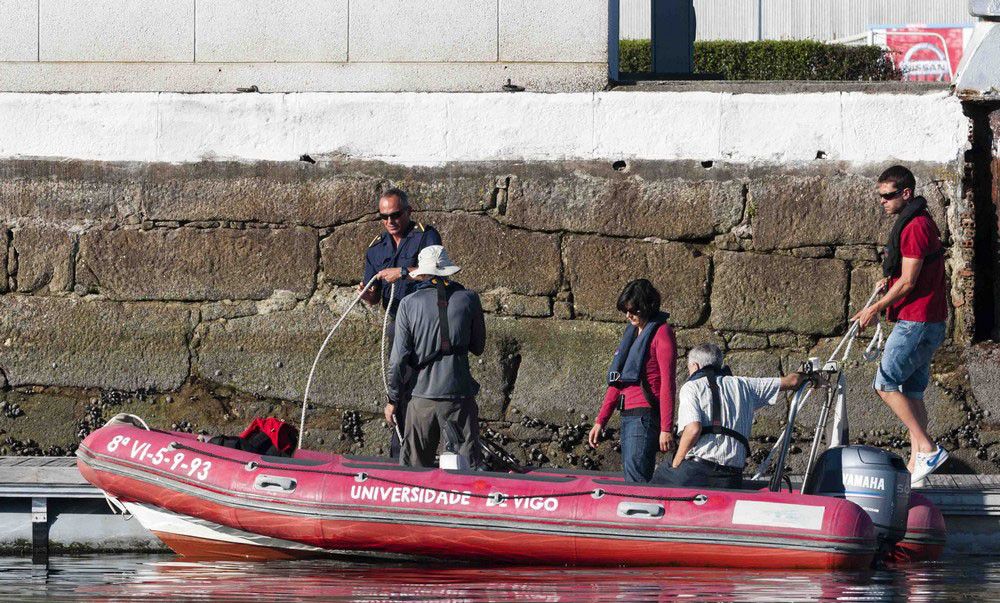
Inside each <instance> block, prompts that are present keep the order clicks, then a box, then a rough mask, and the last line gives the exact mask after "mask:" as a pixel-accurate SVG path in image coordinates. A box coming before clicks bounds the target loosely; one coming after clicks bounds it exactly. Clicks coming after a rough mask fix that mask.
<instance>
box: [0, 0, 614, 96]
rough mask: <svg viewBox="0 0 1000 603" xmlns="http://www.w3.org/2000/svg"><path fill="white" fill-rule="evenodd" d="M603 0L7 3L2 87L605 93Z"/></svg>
mask: <svg viewBox="0 0 1000 603" xmlns="http://www.w3.org/2000/svg"><path fill="white" fill-rule="evenodd" d="M608 14H609V2H608V0H531V1H530V2H529V1H527V0H353V1H349V0H299V1H296V2H288V1H287V0H0V91H8V92H107V91H121V92H234V91H236V89H237V88H245V87H250V86H257V87H258V89H260V90H262V91H267V92H296V91H318V92H329V91H343V92H354V91H499V90H500V89H501V88H502V86H503V85H504V84H505V83H506V82H507V79H508V78H509V79H511V80H512V81H513V83H515V84H518V85H521V86H524V87H526V88H528V89H531V90H537V91H573V90H597V89H601V88H603V87H604V85H605V84H606V83H607V70H608V43H607V41H608Z"/></svg>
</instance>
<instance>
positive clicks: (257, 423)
mask: <svg viewBox="0 0 1000 603" xmlns="http://www.w3.org/2000/svg"><path fill="white" fill-rule="evenodd" d="M255 433H263V434H265V435H266V436H267V437H268V439H270V440H271V443H272V444H273V445H274V447H275V448H277V449H278V451H279V452H281V454H283V455H287V456H291V455H292V451H294V450H295V444H296V443H297V442H298V440H299V430H298V429H295V428H294V427H292V426H291V425H289V424H288V423H285V422H284V421H282V420H281V419H275V418H274V417H267V418H266V419H261V418H260V417H254V420H253V422H252V423H250V426H249V427H247V428H246V429H244V430H243V433H241V434H240V437H241V438H243V439H244V440H247V439H248V438H250V436H252V435H253V434H255Z"/></svg>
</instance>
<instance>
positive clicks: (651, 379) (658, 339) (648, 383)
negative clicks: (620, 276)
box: [588, 278, 677, 483]
mask: <svg viewBox="0 0 1000 603" xmlns="http://www.w3.org/2000/svg"><path fill="white" fill-rule="evenodd" d="M617 307H618V310H619V311H621V312H624V313H625V319H626V320H627V321H628V326H626V327H625V333H624V335H623V337H622V341H621V343H620V344H619V345H618V350H617V351H616V352H615V355H614V357H613V358H612V360H611V367H610V368H609V370H608V391H607V393H605V394H604V402H603V404H601V411H600V413H598V415H597V419H596V420H595V421H594V427H593V428H592V429H591V430H590V435H589V437H588V442H589V443H590V446H591V447H592V448H597V442H598V440H599V439H600V436H601V432H602V431H604V428H605V426H606V425H607V423H608V419H610V418H611V415H612V414H613V413H614V411H615V410H618V411H620V412H621V416H622V419H621V431H622V433H621V448H622V465H623V466H624V471H625V481H628V482H640V483H641V482H648V481H649V480H650V479H651V478H652V477H653V469H654V468H655V466H656V450H657V448H659V449H660V451H661V452H667V451H668V450H672V449H673V447H674V435H673V431H672V426H673V422H674V397H675V394H676V391H677V385H676V377H675V375H676V373H677V370H676V368H677V340H676V339H675V338H674V331H673V329H672V328H671V327H670V325H669V324H668V323H667V318H669V316H670V315H669V314H667V313H666V312H661V311H660V292H659V291H657V290H656V288H655V287H653V284H652V283H650V282H649V281H648V280H646V279H644V278H643V279H637V280H634V281H632V282H630V283H629V284H627V285H625V289H624V290H623V291H622V293H621V295H619V296H618V306H617Z"/></svg>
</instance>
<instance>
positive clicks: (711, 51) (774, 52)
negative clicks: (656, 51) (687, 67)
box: [619, 40, 900, 81]
mask: <svg viewBox="0 0 1000 603" xmlns="http://www.w3.org/2000/svg"><path fill="white" fill-rule="evenodd" d="M619 65H620V67H619V69H620V71H622V72H626V73H643V72H649V71H652V47H651V44H650V41H649V40H622V41H621V46H620V50H619ZM694 72H695V73H696V74H702V75H710V76H713V77H717V78H719V79H724V80H834V81H885V80H898V79H900V73H899V71H898V70H897V69H896V68H895V67H894V66H893V64H892V61H891V60H890V58H889V56H888V55H887V54H886V52H885V51H884V50H883V49H882V48H879V47H878V46H845V45H843V44H824V43H823V42H815V41H812V40H768V41H764V42H731V41H712V42H695V44H694Z"/></svg>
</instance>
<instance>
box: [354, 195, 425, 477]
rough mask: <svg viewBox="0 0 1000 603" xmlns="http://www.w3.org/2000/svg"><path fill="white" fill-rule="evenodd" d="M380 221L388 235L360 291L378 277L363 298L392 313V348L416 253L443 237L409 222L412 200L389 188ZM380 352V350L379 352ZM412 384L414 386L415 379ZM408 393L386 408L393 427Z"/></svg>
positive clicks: (394, 445) (402, 417) (376, 248)
mask: <svg viewBox="0 0 1000 603" xmlns="http://www.w3.org/2000/svg"><path fill="white" fill-rule="evenodd" d="M378 213H379V218H380V219H381V220H382V225H383V226H385V232H383V233H382V234H380V235H379V236H377V237H375V238H374V239H373V240H372V242H371V243H369V245H368V251H367V252H365V268H364V276H363V277H362V281H361V284H360V285H358V289H359V290H360V289H361V288H362V287H364V286H365V283H367V282H368V281H369V280H371V278H372V277H373V276H375V275H378V280H377V281H376V282H375V285H374V287H373V288H372V289H369V290H368V291H366V292H365V295H364V296H362V299H363V300H365V301H366V302H368V303H369V304H371V305H375V304H377V303H379V301H381V303H382V307H383V308H384V309H385V311H386V312H388V313H389V325H388V337H389V347H390V348H391V347H392V336H393V334H394V333H395V332H396V309H397V308H398V307H399V300H401V299H402V298H404V297H406V296H407V295H409V294H410V293H412V292H413V291H414V290H415V288H416V286H417V283H416V282H415V281H413V280H410V278H409V271H410V270H413V269H415V268H416V266H417V254H419V253H420V250H421V249H423V248H424V247H428V246H430V245H440V244H441V235H440V234H438V231H437V230H435V229H434V227H433V226H425V225H423V224H420V223H419V222H414V221H412V220H410V201H409V199H408V198H407V196H406V193H405V192H403V191H402V190H400V189H398V188H390V189H389V190H387V191H385V192H384V193H382V196H381V197H380V198H379V200H378ZM393 285H395V286H396V292H395V295H394V299H393V303H392V307H389V292H390V289H391V287H392V286H393ZM380 353H381V351H380ZM410 385H411V386H412V380H411V383H410ZM407 402H409V394H408V393H407V394H406V395H403V396H401V399H400V400H398V401H397V404H391V403H389V404H386V405H385V420H386V421H387V422H388V423H389V424H390V425H404V424H405V421H406V405H407ZM399 446H400V442H399V437H398V436H397V434H396V429H395V428H393V430H392V440H391V442H390V445H389V453H390V455H391V456H392V457H393V458H399Z"/></svg>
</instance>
